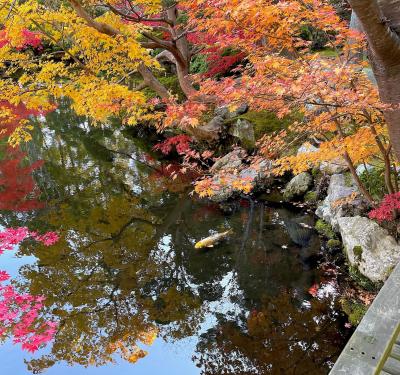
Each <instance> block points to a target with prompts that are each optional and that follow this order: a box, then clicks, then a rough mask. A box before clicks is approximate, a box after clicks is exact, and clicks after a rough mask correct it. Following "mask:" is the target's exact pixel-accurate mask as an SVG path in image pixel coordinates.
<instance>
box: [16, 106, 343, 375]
mask: <svg viewBox="0 0 400 375" xmlns="http://www.w3.org/2000/svg"><path fill="white" fill-rule="evenodd" d="M48 118H49V120H48V123H47V125H48V126H49V128H50V129H46V128H42V132H41V133H36V134H35V143H33V144H32V145H31V146H29V150H28V152H29V153H30V154H31V155H33V154H37V155H36V156H37V157H39V156H40V158H43V159H45V160H47V161H48V162H47V163H46V166H45V168H43V169H42V170H41V173H40V174H38V175H37V180H38V184H39V185H40V187H41V190H42V191H43V192H45V194H46V197H47V199H48V201H49V207H48V209H46V210H45V211H42V212H38V213H37V214H36V216H33V217H30V223H31V224H33V227H44V226H45V227H50V228H56V229H59V230H60V234H61V239H60V241H59V242H58V243H57V244H56V245H55V246H54V247H52V248H45V247H41V246H37V247H36V246H35V247H33V246H32V245H31V244H26V245H25V246H24V247H23V248H21V250H20V252H21V253H25V254H35V256H36V257H37V258H38V261H37V263H36V264H34V265H30V266H25V267H24V268H23V269H22V270H21V272H22V274H23V276H24V278H25V279H24V285H22V286H21V288H25V289H27V290H29V292H30V293H33V294H43V295H45V296H46V297H47V300H46V305H47V307H48V309H49V310H51V312H52V314H53V315H55V316H56V317H57V318H58V319H59V320H60V329H59V332H58V334H57V336H56V340H55V342H54V345H53V347H52V348H51V351H50V353H49V354H48V355H46V356H45V357H43V358H41V359H39V360H35V361H32V362H30V366H31V368H32V369H35V370H41V369H44V368H47V367H49V366H52V365H53V364H54V363H56V362H58V361H67V362H68V363H70V364H82V365H92V364H93V365H101V364H104V363H107V362H108V361H110V360H112V359H113V358H114V357H115V353H116V352H118V353H119V354H120V355H121V356H122V357H123V358H126V359H127V360H130V361H131V362H135V361H136V360H137V359H138V358H140V357H142V356H143V355H144V354H145V353H144V352H143V351H142V349H140V348H142V345H141V343H143V342H145V343H150V342H151V341H152V339H153V338H154V336H155V334H156V333H157V334H158V335H159V336H162V337H163V338H165V339H167V340H178V339H181V338H185V337H188V336H191V335H196V334H197V333H198V330H199V325H200V324H201V323H204V321H205V322H206V324H208V325H210V324H211V323H209V322H211V321H213V322H214V321H215V319H210V316H214V317H216V318H217V319H216V320H217V324H216V325H213V326H212V327H209V328H210V329H209V330H208V331H207V332H206V334H205V335H204V336H203V337H202V338H201V340H200V341H199V345H198V347H197V353H196V354H195V358H196V362H197V363H198V364H199V365H201V366H202V368H203V372H204V373H206V374H220V373H221V374H223V373H232V374H233V373H235V374H241V373H243V374H244V373H246V372H241V371H247V370H246V369H250V368H253V369H257V371H266V370H268V368H269V366H271V365H272V366H274V368H280V367H279V366H288V365H289V363H291V364H294V363H296V361H297V360H299V359H300V357H301V354H303V355H304V353H305V351H304V350H302V349H300V346H299V343H301V342H302V340H304V345H306V346H307V345H311V343H313V342H314V341H315V342H317V343H318V345H320V348H316V347H315V348H314V347H313V348H312V350H311V351H310V353H312V354H307V355H306V357H305V358H306V359H307V360H306V361H305V362H304V363H307V365H306V366H304V368H305V369H311V368H312V367H310V366H311V365H310V364H308V362H309V361H311V358H314V359H315V361H317V362H318V361H320V362H321V361H322V358H327V357H329V356H331V355H333V354H334V353H336V347H334V346H332V347H330V346H329V345H327V344H326V343H325V342H324V341H323V340H322V339H321V338H320V335H319V333H318V334H317V332H318V331H317V329H318V327H322V326H317V325H316V324H315V323H313V322H314V320H313V317H314V316H316V317H318V318H319V319H323V320H324V321H327V322H328V321H329V322H331V327H329V328H328V329H327V330H325V332H326V340H330V339H331V338H332V337H336V336H335V335H336V333H334V332H333V331H334V330H336V329H337V326H336V325H335V324H334V322H333V319H332V317H331V316H330V312H329V311H328V308H327V307H326V305H325V304H323V303H321V304H320V305H319V304H317V302H315V301H314V302H313V303H312V306H311V309H305V308H300V307H299V306H300V305H299V304H300V302H299V301H302V299H303V297H304V290H305V289H308V287H309V286H311V285H312V284H313V283H314V281H315V280H314V278H315V277H316V275H315V272H313V271H311V270H310V269H309V266H308V259H309V257H310V256H311V255H312V254H314V253H315V252H316V251H317V250H318V247H319V244H318V241H317V240H316V237H315V236H313V235H311V234H310V233H309V232H307V233H306V232H304V231H303V230H302V228H301V226H299V224H298V223H296V216H295V215H293V214H291V213H289V212H288V211H285V210H281V211H279V212H278V211H276V210H273V209H271V208H268V207H265V206H264V205H262V204H255V203H254V202H246V201H243V202H242V205H243V207H241V209H240V210H239V211H238V212H237V213H236V214H234V215H232V216H230V217H225V216H223V215H222V214H221V213H220V211H219V209H218V207H217V206H215V205H208V206H207V205H200V204H198V203H196V202H195V201H192V200H191V199H188V197H187V193H182V194H176V193H174V194H171V193H170V192H169V190H168V189H167V188H169V189H171V185H172V184H174V181H172V180H169V181H168V184H166V180H165V176H162V174H161V176H160V178H155V177H154V176H157V175H155V174H154V168H158V167H159V165H158V164H157V162H155V161H152V162H151V163H152V166H153V168H149V167H147V166H146V165H145V164H146V163H148V160H147V159H148V158H147V159H146V158H144V157H143V155H142V154H141V153H140V152H139V151H138V150H137V149H136V148H135V147H134V146H132V144H133V143H132V141H131V140H130V139H128V138H126V137H125V136H124V135H123V134H121V133H120V132H115V133H112V132H110V131H109V130H107V129H105V128H104V129H103V128H99V129H90V128H89V127H88V126H87V125H85V123H84V120H83V119H80V118H77V117H76V116H75V115H73V114H72V113H71V112H70V111H68V110H67V108H64V107H62V106H61V107H60V111H59V112H54V113H52V114H51V115H49V116H48ZM63 121H64V122H63ZM79 124H80V125H79ZM89 139H90V142H89ZM110 150H111V151H110ZM116 151H118V152H116ZM126 155H128V156H126ZM134 159H138V160H141V161H142V162H140V163H135V162H134ZM149 176H153V177H152V178H149ZM175 183H176V184H177V186H176V187H172V190H173V191H175V192H176V191H181V190H182V185H179V184H180V182H179V181H178V182H175ZM22 224H23V223H22ZM227 227H232V228H233V230H234V233H235V234H234V235H233V237H232V238H231V240H230V241H228V242H226V243H223V244H221V245H220V246H218V247H217V248H215V249H213V250H209V251H207V250H206V251H200V252H199V251H195V250H194V249H193V245H194V242H195V241H196V240H199V239H200V238H202V237H204V236H206V235H208V234H210V232H209V230H210V229H213V230H217V231H218V230H222V229H224V228H227ZM32 229H35V228H32ZM296 236H297V237H296ZM306 240H307V241H306ZM299 241H305V242H304V243H299ZM315 241H317V242H315ZM283 245H288V248H287V249H285V250H283V249H282V248H281V247H282V246H283ZM282 290H286V292H282ZM302 293H303V297H301V298H300V297H298V298H297V299H294V298H292V295H294V294H296V295H297V296H300V295H302ZM216 306H217V307H216ZM271 309H272V310H271ZM270 310H271V311H270ZM255 311H256V316H257V317H258V318H257V319H261V314H264V315H265V317H264V318H262V319H266V322H265V323H262V324H261V323H260V324H261V326H260V327H259V325H260V324H258V325H257V324H255V323H254V322H253V320H252V318H251V319H250V320H249V321H247V317H248V316H249V314H250V316H253V315H254V313H255ZM279 314H280V315H279ZM262 319H261V320H262ZM267 321H268V322H269V323H267ZM332 322H333V323H332ZM212 324H214V323H212ZM282 324H284V325H285V329H282V327H280V326H281V325H282ZM307 330H310V332H314V330H315V332H316V336H315V337H316V338H314V335H310V336H311V338H309V339H308V338H307V335H306V332H307ZM297 331H298V332H297ZM322 336H323V335H322ZM322 336H321V337H322ZM270 337H271V340H270V339H269V338H270ZM278 338H279V340H278ZM338 346H339V347H340V345H338ZM275 352H276V353H277V355H276V356H275V355H273V353H275ZM320 362H319V363H320ZM212 364H213V365H214V366H215V368H213V367H212ZM224 366H226V367H225V369H232V371H233V372H229V371H230V370H225V372H223V371H224V370H223V369H224ZM298 367H299V368H303V362H299V363H298ZM285 368H286V367H285ZM234 370H235V371H236V372H234ZM249 373H252V372H249ZM253 373H257V372H253ZM258 373H262V372H258ZM299 373H301V372H299Z"/></svg>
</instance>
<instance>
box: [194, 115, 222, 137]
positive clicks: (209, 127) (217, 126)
mask: <svg viewBox="0 0 400 375" xmlns="http://www.w3.org/2000/svg"><path fill="white" fill-rule="evenodd" d="M224 123H225V119H224V118H223V117H221V116H215V117H213V118H212V119H211V120H210V121H209V122H208V123H207V124H206V125H200V126H196V127H193V128H188V132H190V133H191V134H192V135H193V137H195V138H196V139H198V140H204V141H209V142H212V141H217V140H218V139H219V137H220V134H221V132H222V130H223V127H224Z"/></svg>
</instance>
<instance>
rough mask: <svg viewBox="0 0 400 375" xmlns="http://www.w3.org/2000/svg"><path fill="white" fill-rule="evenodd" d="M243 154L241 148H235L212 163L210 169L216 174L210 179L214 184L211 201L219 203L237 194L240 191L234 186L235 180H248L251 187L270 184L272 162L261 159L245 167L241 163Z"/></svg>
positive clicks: (271, 180)
mask: <svg viewBox="0 0 400 375" xmlns="http://www.w3.org/2000/svg"><path fill="white" fill-rule="evenodd" d="M244 156H245V153H244V154H243V150H240V149H239V150H235V151H233V152H231V153H230V154H228V155H226V156H224V157H223V158H222V159H220V160H218V161H217V162H216V163H215V164H214V165H213V167H212V171H213V172H214V173H217V174H216V175H215V176H214V177H213V181H212V183H213V185H214V186H215V188H214V195H213V196H211V197H210V199H211V200H212V201H214V202H218V203H220V202H223V201H226V200H227V199H229V198H231V197H232V196H233V195H235V194H239V193H240V192H241V191H240V190H238V189H237V188H236V187H235V186H234V182H235V181H240V182H244V183H246V182H248V183H250V184H251V187H252V189H257V188H259V187H262V188H265V187H269V186H271V185H272V183H273V176H272V174H271V169H272V162H271V161H269V160H263V161H261V162H260V163H258V164H257V165H254V166H251V167H245V166H244V165H243V164H242V158H243V157H244ZM239 160H240V164H239ZM217 163H218V164H217ZM218 173H219V174H218ZM222 180H224V181H222Z"/></svg>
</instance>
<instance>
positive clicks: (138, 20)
mask: <svg viewBox="0 0 400 375" xmlns="http://www.w3.org/2000/svg"><path fill="white" fill-rule="evenodd" d="M104 5H105V6H106V7H107V8H108V9H110V10H111V12H113V13H114V14H117V15H119V16H121V17H122V18H124V19H126V20H128V21H132V22H135V23H141V22H162V23H166V24H168V25H170V26H173V22H172V21H170V20H168V19H166V18H146V17H143V16H141V15H140V14H139V13H138V12H136V11H135V10H134V8H133V7H131V10H132V12H134V13H135V16H131V15H129V14H126V13H124V12H122V11H121V10H119V9H117V8H115V7H114V6H112V5H111V4H108V3H107V4H104ZM130 5H131V4H130ZM157 27H158V28H159V29H160V30H163V31H166V32H169V29H168V28H166V27H163V26H157Z"/></svg>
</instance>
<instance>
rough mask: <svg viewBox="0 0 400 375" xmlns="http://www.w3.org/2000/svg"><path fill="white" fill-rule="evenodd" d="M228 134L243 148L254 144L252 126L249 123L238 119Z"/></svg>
mask: <svg viewBox="0 0 400 375" xmlns="http://www.w3.org/2000/svg"><path fill="white" fill-rule="evenodd" d="M229 134H230V135H232V136H234V137H236V138H238V139H239V140H240V141H241V143H242V145H243V146H246V147H247V146H250V147H253V146H254V145H255V143H256V137H255V135H254V125H253V124H252V123H251V122H250V121H247V120H244V119H238V120H237V121H235V123H234V124H233V125H232V126H231V128H230V129H229Z"/></svg>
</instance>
